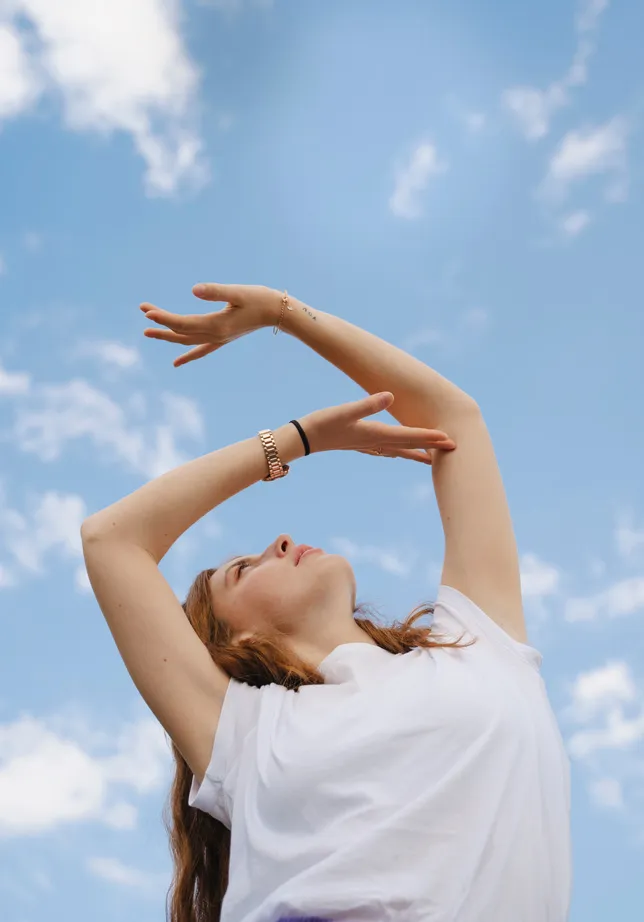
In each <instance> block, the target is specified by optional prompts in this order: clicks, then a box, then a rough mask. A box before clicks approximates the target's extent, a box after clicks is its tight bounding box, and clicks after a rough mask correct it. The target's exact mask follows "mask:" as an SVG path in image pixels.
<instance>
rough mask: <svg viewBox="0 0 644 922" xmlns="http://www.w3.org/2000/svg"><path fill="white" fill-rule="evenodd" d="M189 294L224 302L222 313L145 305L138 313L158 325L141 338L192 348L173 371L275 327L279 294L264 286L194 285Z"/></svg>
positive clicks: (175, 361)
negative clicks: (181, 311) (179, 311)
mask: <svg viewBox="0 0 644 922" xmlns="http://www.w3.org/2000/svg"><path fill="white" fill-rule="evenodd" d="M192 293H193V294H194V295H195V296H196V297H197V298H201V299H202V300H204V301H225V302H227V303H226V306H225V307H223V308H222V309H221V310H218V311H213V312H212V313H208V314H172V313H170V311H164V310H162V309H161V308H159V307H155V306H154V304H149V303H148V302H147V301H146V302H144V303H143V304H141V310H142V311H143V313H144V314H145V316H146V318H147V319H148V320H152V321H153V322H154V323H158V324H159V326H158V327H149V328H148V329H146V330H144V331H143V332H144V335H145V336H147V337H149V338H150V339H161V340H163V341H165V342H167V343H178V344H179V345H181V346H194V348H193V349H190V350H189V351H188V352H184V353H183V355H180V356H179V357H178V358H176V359H175V360H174V366H175V367H176V368H178V367H179V365H185V364H187V363H188V362H193V361H194V360H195V359H200V358H203V356H205V355H209V354H210V353H211V352H215V350H217V349H221V347H222V346H225V345H226V343H230V342H232V341H233V340H235V339H239V338H240V337H241V336H246V334H247V333H253V332H255V330H260V329H262V328H263V327H270V326H273V325H274V324H276V323H277V322H278V320H279V318H280V313H281V309H282V292H279V291H277V290H276V289H274V288H268V287H267V286H266V285H217V284H215V283H205V284H200V285H195V286H194V288H193V289H192Z"/></svg>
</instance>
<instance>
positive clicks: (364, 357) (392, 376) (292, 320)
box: [281, 295, 475, 429]
mask: <svg viewBox="0 0 644 922" xmlns="http://www.w3.org/2000/svg"><path fill="white" fill-rule="evenodd" d="M289 302H290V304H291V306H292V308H293V310H292V311H284V320H283V322H282V324H281V329H283V330H284V331H285V332H287V333H289V334H291V335H292V336H295V337H296V338H297V339H299V340H301V341H302V342H303V343H305V344H306V345H307V346H310V348H311V349H313V350H314V351H315V352H317V353H318V355H321V356H322V358H325V359H326V360H327V361H328V362H331V364H333V365H335V366H336V368H339V369H340V371H343V372H344V373H345V374H346V375H348V376H349V377H350V378H351V379H352V380H353V381H355V382H356V384H359V385H360V387H362V388H364V389H365V391H367V392H368V393H369V394H375V393H377V392H379V391H391V393H392V394H393V395H394V397H395V402H394V403H393V405H392V407H391V409H390V410H389V412H390V413H391V414H392V416H394V417H395V418H396V419H397V420H398V421H399V422H400V423H402V425H404V426H423V427H427V428H438V429H449V423H450V419H452V418H453V414H454V412H457V411H459V412H460V410H461V409H462V408H463V406H470V405H473V404H474V403H475V402H474V400H473V398H471V397H470V396H469V395H468V394H466V393H465V391H463V390H461V389H460V388H459V387H457V385H456V384H453V383H452V382H451V381H448V380H447V378H444V377H443V376H442V375H440V374H439V373H438V372H437V371H434V370H433V369H432V368H429V366H427V365H425V364H424V362H421V361H420V360H419V359H416V358H414V357H413V356H411V355H408V354H407V353H406V352H404V351H403V350H402V349H399V348H398V347H397V346H393V345H391V344H390V343H388V342H385V341H384V340H383V339H380V338H379V337H378V336H375V335H374V334H373V333H368V332H367V331H366V330H362V329H360V327H357V326H354V324H352V323H349V322H348V321H346V320H342V319H340V318H339V317H334V316H332V315H331V314H326V313H324V312H323V311H318V310H316V309H314V308H311V307H309V306H308V305H307V304H304V303H303V302H302V301H298V299H297V298H293V297H291V296H290V295H289Z"/></svg>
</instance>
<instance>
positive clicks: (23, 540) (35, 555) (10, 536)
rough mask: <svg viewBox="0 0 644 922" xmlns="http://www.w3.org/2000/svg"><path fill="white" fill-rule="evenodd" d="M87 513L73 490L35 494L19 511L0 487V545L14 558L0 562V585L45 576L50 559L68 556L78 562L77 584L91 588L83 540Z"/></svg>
mask: <svg viewBox="0 0 644 922" xmlns="http://www.w3.org/2000/svg"><path fill="white" fill-rule="evenodd" d="M85 515H86V508H85V502H84V501H83V499H82V497H80V496H77V495H76V494H73V493H71V494H70V493H57V492H55V491H52V490H50V491H47V492H45V493H42V494H34V495H32V496H30V497H29V499H28V503H27V509H26V510H25V511H24V512H20V511H18V510H17V509H15V508H12V507H10V506H9V505H8V504H7V502H6V499H5V497H4V495H3V494H2V492H1V491H0V547H2V548H3V551H4V554H5V555H6V556H7V557H8V558H11V561H12V563H11V565H10V567H7V566H0V587H3V586H14V585H16V584H18V583H20V582H22V580H23V578H24V577H25V576H29V577H33V576H42V575H43V574H44V573H45V572H46V565H47V563H49V562H50V561H52V560H53V561H56V560H59V559H67V560H71V561H72V562H76V564H77V566H76V571H75V574H74V583H75V586H76V588H77V589H78V590H79V591H80V592H85V591H88V590H89V581H88V580H87V575H86V573H85V567H84V565H83V564H82V556H83V554H82V548H81V540H80V527H81V523H82V521H83V519H84V518H85Z"/></svg>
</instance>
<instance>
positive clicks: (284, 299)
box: [273, 289, 293, 335]
mask: <svg viewBox="0 0 644 922" xmlns="http://www.w3.org/2000/svg"><path fill="white" fill-rule="evenodd" d="M284 308H287V310H289V311H292V310H293V308H292V307H291V305H290V304H289V303H288V291H286V289H284V294H283V295H282V310H281V311H280V319H279V320H278V321H277V323H276V324H275V326H274V327H273V335H275V334H276V333H279V329H280V325H281V323H282V321H283V320H284Z"/></svg>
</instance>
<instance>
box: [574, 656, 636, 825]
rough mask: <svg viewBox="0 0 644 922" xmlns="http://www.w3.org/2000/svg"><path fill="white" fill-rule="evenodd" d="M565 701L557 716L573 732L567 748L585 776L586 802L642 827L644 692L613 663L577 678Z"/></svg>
mask: <svg viewBox="0 0 644 922" xmlns="http://www.w3.org/2000/svg"><path fill="white" fill-rule="evenodd" d="M569 695H570V701H569V704H568V706H567V707H566V708H565V709H564V711H563V713H562V715H561V716H562V720H563V721H564V722H565V723H572V724H573V726H574V730H573V733H572V735H571V736H570V737H569V739H568V741H567V748H568V751H569V753H570V756H571V757H572V758H573V759H575V760H577V761H578V762H579V763H580V765H581V767H582V770H583V771H584V772H585V773H586V777H587V788H588V794H589V797H590V799H591V801H592V802H593V803H594V804H595V805H596V806H598V807H600V808H601V809H604V810H605V809H610V810H613V811H622V810H624V809H625V811H626V813H627V815H628V816H629V819H630V820H631V821H632V820H633V819H635V821H636V822H638V823H641V822H644V813H643V811H642V795H643V794H644V788H643V785H642V779H643V778H644V761H643V760H642V751H643V750H642V742H644V687H643V686H642V684H641V683H639V682H637V681H636V680H635V678H634V676H633V674H632V672H631V669H630V667H629V666H628V664H627V663H626V662H624V661H623V660H612V661H608V662H606V663H605V664H604V665H603V666H600V667H598V668H597V669H591V670H589V671H587V672H581V673H579V675H577V676H576V678H575V680H574V682H573V683H572V685H570V687H569Z"/></svg>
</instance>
